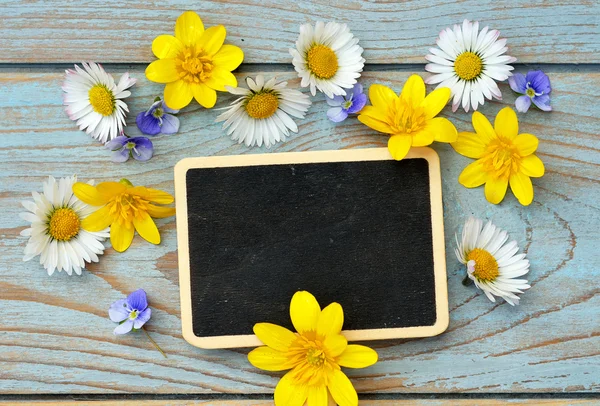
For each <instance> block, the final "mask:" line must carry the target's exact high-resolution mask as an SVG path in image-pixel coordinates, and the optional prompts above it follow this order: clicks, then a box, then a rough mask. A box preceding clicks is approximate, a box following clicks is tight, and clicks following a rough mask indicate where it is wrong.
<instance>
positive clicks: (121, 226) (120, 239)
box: [110, 222, 134, 252]
mask: <svg viewBox="0 0 600 406" xmlns="http://www.w3.org/2000/svg"><path fill="white" fill-rule="evenodd" d="M133 231H134V230H133V224H131V223H120V222H114V223H112V225H111V226H110V243H111V244H112V246H113V248H114V249H115V251H117V252H123V251H125V250H126V249H127V248H129V246H130V245H131V241H133Z"/></svg>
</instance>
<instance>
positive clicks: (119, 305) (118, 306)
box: [108, 299, 130, 323]
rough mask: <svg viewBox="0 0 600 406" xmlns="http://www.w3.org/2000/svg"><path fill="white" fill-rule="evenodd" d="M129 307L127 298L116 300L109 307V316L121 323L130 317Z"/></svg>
mask: <svg viewBox="0 0 600 406" xmlns="http://www.w3.org/2000/svg"><path fill="white" fill-rule="evenodd" d="M129 312H130V310H129V307H128V306H127V300H126V299H120V300H117V301H116V302H114V303H113V304H112V305H111V306H110V308H109V309H108V317H110V319H111V320H112V321H114V322H115V323H120V322H122V321H123V320H125V319H126V318H127V317H129Z"/></svg>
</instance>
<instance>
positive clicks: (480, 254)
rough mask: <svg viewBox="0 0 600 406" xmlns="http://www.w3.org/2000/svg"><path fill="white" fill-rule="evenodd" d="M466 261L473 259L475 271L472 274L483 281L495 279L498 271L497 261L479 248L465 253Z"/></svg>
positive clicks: (498, 273)
mask: <svg viewBox="0 0 600 406" xmlns="http://www.w3.org/2000/svg"><path fill="white" fill-rule="evenodd" d="M467 261H475V271H474V272H473V276H475V277H476V278H477V279H478V280H480V281H483V282H492V281H494V280H496V278H497V277H498V275H500V272H499V271H498V262H496V259H495V258H494V257H493V256H492V254H490V253H489V252H487V251H486V250H483V249H481V248H475V249H474V250H473V251H471V252H469V255H467Z"/></svg>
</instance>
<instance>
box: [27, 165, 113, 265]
mask: <svg viewBox="0 0 600 406" xmlns="http://www.w3.org/2000/svg"><path fill="white" fill-rule="evenodd" d="M75 182H77V178H76V177H75V176H72V177H68V178H61V179H59V180H58V182H57V181H56V180H55V179H54V178H53V177H52V176H50V177H48V180H47V181H45V182H44V191H43V193H41V194H40V193H37V192H32V195H33V200H34V201H33V202H32V201H30V200H26V201H23V202H21V203H22V204H23V206H24V207H25V208H26V209H27V210H28V211H27V212H25V213H21V214H20V216H21V218H22V219H23V220H25V221H28V222H30V223H31V227H30V228H26V229H25V230H23V231H22V232H21V235H22V236H24V237H29V241H28V242H27V246H26V247H25V256H24V257H23V261H29V260H30V259H32V258H34V257H36V256H38V255H39V256H40V264H42V265H43V266H44V268H46V270H47V271H48V275H52V274H53V273H54V271H55V270H58V271H65V272H66V273H67V274H69V275H71V274H72V272H73V271H75V273H76V274H77V275H81V269H82V268H84V267H85V262H88V263H89V262H98V255H102V253H103V252H104V245H103V244H102V241H104V240H105V239H106V238H108V236H109V233H108V230H109V229H108V228H107V229H105V230H103V231H100V232H96V233H92V232H89V231H85V230H83V229H82V228H81V221H82V220H83V219H84V218H86V217H87V216H88V215H89V214H91V213H92V212H94V211H95V210H96V209H97V207H93V206H88V205H87V204H85V203H83V202H82V201H80V200H79V199H78V198H77V197H76V196H75V195H73V189H72V187H73V184H74V183H75ZM88 183H89V184H90V185H91V184H93V182H88Z"/></svg>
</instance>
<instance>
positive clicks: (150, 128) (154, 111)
mask: <svg viewBox="0 0 600 406" xmlns="http://www.w3.org/2000/svg"><path fill="white" fill-rule="evenodd" d="M177 113H179V110H173V109H170V108H169V107H167V105H166V104H165V102H164V101H162V100H161V99H160V97H157V98H156V99H154V103H153V104H152V106H151V107H150V108H149V109H148V111H142V112H141V113H140V114H138V115H137V117H136V118H135V122H136V124H137V126H138V128H139V129H140V131H141V132H142V133H144V134H146V135H157V134H166V135H170V134H176V133H177V131H179V119H178V118H177V117H175V116H174V115H173V114H177Z"/></svg>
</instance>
